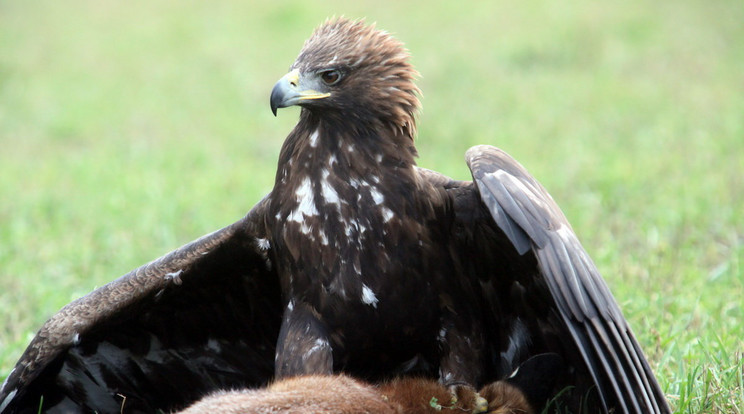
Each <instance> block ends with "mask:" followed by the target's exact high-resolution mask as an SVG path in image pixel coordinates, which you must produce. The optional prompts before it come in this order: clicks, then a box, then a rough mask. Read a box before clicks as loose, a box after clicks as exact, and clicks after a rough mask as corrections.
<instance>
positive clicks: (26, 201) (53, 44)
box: [0, 0, 744, 413]
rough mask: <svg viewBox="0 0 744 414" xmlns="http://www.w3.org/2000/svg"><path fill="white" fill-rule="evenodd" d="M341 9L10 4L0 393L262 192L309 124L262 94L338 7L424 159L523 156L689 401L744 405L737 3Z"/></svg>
mask: <svg viewBox="0 0 744 414" xmlns="http://www.w3.org/2000/svg"><path fill="white" fill-rule="evenodd" d="M348 3H350V2H344V1H333V2H330V3H324V4H323V5H322V6H321V5H317V4H312V3H310V2H273V3H269V2H263V3H262V5H255V4H251V2H197V1H177V0H159V1H153V2H115V1H110V0H103V1H100V0H96V1H93V0H90V1H86V0H69V1H65V2H55V1H45V0H31V1H19V0H16V1H13V0H11V1H4V2H2V3H0V304H1V306H0V380H1V379H2V378H4V376H5V375H7V373H8V372H9V371H10V369H11V368H12V366H13V364H14V363H15V361H16V360H17V358H18V357H19V356H20V354H21V352H22V351H23V349H24V347H25V346H26V344H27V343H28V341H29V340H30V339H31V338H32V336H33V335H34V332H35V330H36V329H38V327H39V326H40V325H41V324H42V323H43V322H44V320H45V319H46V318H48V317H49V316H50V315H51V314H52V313H53V312H55V311H56V310H57V309H59V308H60V307H61V306H63V305H64V304H66V303H68V302H69V301H71V300H73V299H75V298H77V297H79V296H81V295H83V294H85V293H87V292H89V291H90V290H92V289H93V288H95V287H97V286H100V285H102V284H104V283H106V282H108V281H110V280H112V279H114V278H115V277H118V276H119V275H121V274H124V273H126V272H127V271H129V270H131V269H133V268H135V267H137V266H139V265H141V264H143V263H145V262H147V261H149V260H151V259H153V258H155V257H158V256H160V255H161V254H163V253H165V252H167V251H169V250H171V249H173V248H175V247H178V246H179V245H181V244H183V243H185V242H188V241H190V240H192V239H194V238H196V237H198V236H200V235H202V234H205V233H207V232H209V231H211V230H214V229H217V228H219V227H222V226H224V225H227V224H229V223H231V222H233V221H235V220H237V219H238V218H240V217H241V216H242V215H243V214H244V213H245V212H246V211H247V210H248V209H249V208H250V207H251V206H252V205H253V204H254V203H255V202H256V201H257V200H259V198H260V197H262V196H263V194H265V193H266V192H267V191H269V190H270V189H271V187H272V183H273V176H274V172H275V169H276V158H277V155H278V151H279V148H280V145H281V143H282V139H283V138H284V137H285V136H286V135H287V133H288V132H289V130H290V129H291V128H292V126H293V125H294V122H295V121H296V117H297V110H296V109H294V110H285V111H282V112H281V113H280V114H279V116H278V118H274V117H272V116H271V112H270V110H269V106H268V98H269V92H270V90H271V87H272V86H273V84H274V82H275V81H276V80H277V79H278V78H279V77H280V76H282V75H283V74H284V73H285V72H286V69H287V68H288V67H289V65H290V63H291V62H292V61H293V60H294V58H295V57H296V54H297V52H298V51H299V48H300V46H301V45H302V42H303V40H304V39H305V38H306V37H307V36H308V35H309V33H310V31H311V30H312V28H313V27H315V26H316V25H317V24H319V23H320V22H322V21H323V20H324V19H325V18H326V17H327V16H331V15H342V14H343V15H346V16H350V17H364V16H366V17H367V18H368V20H369V21H377V22H378V25H379V26H380V27H382V28H384V29H386V30H388V31H390V32H393V33H394V34H396V36H397V37H399V38H400V39H402V40H403V41H404V42H406V44H407V46H408V47H409V49H410V50H411V52H412V54H413V60H414V63H415V64H416V66H417V68H418V70H419V71H420V72H421V74H422V78H421V81H420V86H421V88H422V89H423V91H424V98H423V104H424V111H423V113H422V115H421V117H420V122H419V125H420V128H419V131H420V132H419V138H418V146H419V151H420V155H421V157H420V165H422V166H424V167H427V168H432V169H437V170H439V171H442V172H444V173H446V174H449V175H451V176H454V177H456V178H461V179H465V178H467V177H468V172H467V169H466V167H465V164H464V162H463V156H462V154H464V152H465V150H466V149H467V148H468V147H470V146H472V145H475V144H480V143H488V144H493V145H496V146H499V147H501V148H503V149H505V150H506V151H508V152H509V153H511V154H512V155H513V156H515V157H516V158H517V159H518V160H520V161H521V162H522V163H523V164H524V165H525V166H526V167H527V168H528V169H530V170H531V171H532V173H533V174H534V175H535V176H536V177H537V178H538V179H539V180H541V181H542V182H543V184H544V185H545V186H546V187H547V188H548V190H549V191H551V193H552V194H553V196H554V198H555V199H556V201H557V202H558V203H559V205H561V206H562V208H563V209H564V211H565V212H566V215H567V216H568V218H569V220H571V222H572V223H573V226H574V229H575V230H576V232H577V233H578V235H579V237H580V239H581V240H582V241H583V243H584V245H585V247H586V249H587V250H588V251H589V253H590V254H591V255H592V257H593V258H594V260H595V261H596V262H597V265H598V266H599V268H600V270H601V272H602V274H603V275H604V277H605V278H606V280H607V281H608V284H609V285H610V287H611V288H612V290H613V292H614V294H615V295H616V297H617V299H618V301H619V302H620V304H621V307H622V308H623V310H624V312H625V315H626V316H627V318H628V319H629V321H630V323H631V325H632V326H633V328H634V330H635V332H636V334H637V336H638V337H639V340H640V341H641V343H642V345H643V346H644V349H645V350H646V353H647V355H648V357H649V359H650V361H651V364H652V366H653V367H654V369H655V371H656V373H657V376H658V378H659V381H660V382H661V384H662V387H663V389H664V390H665V392H666V393H667V395H668V397H669V401H670V402H671V404H672V406H673V407H674V408H675V411H677V412H684V413H716V412H722V413H732V412H735V413H741V412H744V379H742V378H743V376H744V372H743V371H744V362H743V360H744V357H743V356H742V352H743V351H744V346H742V345H743V344H744V339H742V338H744V306H743V305H742V303H743V302H744V25H742V22H743V21H744V7H742V5H741V3H740V2H737V1H733V0H731V1H724V0H713V1H707V2H703V1H697V0H681V1H674V2H672V1H657V2H645V1H640V0H639V1H634V0H631V1H627V2H613V3H610V2H591V1H576V2H570V3H569V4H570V6H568V5H566V4H559V3H556V2H545V3H546V4H543V3H542V2H532V1H527V2H512V3H514V4H511V5H500V4H496V3H493V2H486V1H483V2H473V3H463V2H447V3H442V4H440V5H436V6H435V5H434V3H432V2H418V3H416V2H394V1H390V2H384V1H383V2H380V1H374V2H372V1H369V2H355V3H354V5H349V4H348ZM561 3H564V2H561Z"/></svg>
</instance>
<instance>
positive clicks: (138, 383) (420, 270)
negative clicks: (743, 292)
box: [0, 18, 670, 413]
mask: <svg viewBox="0 0 744 414" xmlns="http://www.w3.org/2000/svg"><path fill="white" fill-rule="evenodd" d="M417 76H418V74H417V72H416V71H415V69H414V68H413V66H412V65H411V63H410V60H409V54H408V52H407V51H406V49H405V48H404V47H403V45H402V43H400V42H399V41H398V40H396V39H394V38H393V37H392V36H391V35H389V34H388V33H386V32H384V31H380V30H377V29H376V28H375V27H374V25H367V24H366V23H364V22H363V21H353V20H348V19H344V18H338V19H331V20H328V21H326V22H325V23H324V24H322V25H321V26H320V27H319V28H317V29H316V30H315V32H314V33H313V34H312V36H311V37H310V38H309V39H308V40H307V41H306V42H305V44H304V46H303V48H302V50H301V51H300V54H299V56H298V57H297V59H296V60H295V62H294V63H293V64H292V66H291V67H290V70H289V73H287V74H286V75H284V76H283V77H282V78H281V79H280V80H279V81H278V82H277V83H276V85H275V86H274V88H273V90H272V92H271V96H270V106H271V110H272V111H273V112H274V114H276V113H277V110H278V109H280V108H285V107H290V106H299V107H300V108H301V109H300V113H299V120H298V122H297V125H296V126H295V128H294V129H293V130H292V131H291V132H290V133H289V136H288V137H287V138H286V140H285V141H284V144H283V145H282V148H281V152H280V155H279V162H278V167H277V173H276V179H275V183H274V187H273V189H272V190H271V192H270V193H269V194H268V195H267V196H266V197H264V198H263V199H262V200H261V201H259V202H258V204H256V205H255V206H254V207H253V208H252V209H251V210H250V211H249V212H248V214H247V215H246V216H245V217H244V218H242V219H241V220H239V221H237V222H236V223H234V224H232V225H230V226H228V227H225V228H223V229H220V230H217V231H215V232H214V233H211V234H209V235H206V236H204V237H202V238H200V239H198V240H196V241H193V242H191V243H189V244H187V245H185V246H183V247H181V248H179V249H177V250H175V251H173V252H171V253H169V254H166V255H165V256H163V257H161V258H159V259H157V260H155V261H153V262H151V263H149V264H146V265H144V266H142V267H140V268H138V269H135V270H133V271H132V272H130V273H128V274H126V275H124V276H122V277H120V278H118V279H116V280H114V281H112V282H110V283H109V284H107V285H105V286H103V287H101V288H99V289H96V290H95V291H93V292H91V293H90V294H88V295H86V296H84V297H82V298H80V299H78V300H76V301H74V302H72V303H70V304H69V305H67V306H65V307H64V308H63V309H61V310H60V311H59V312H58V313H57V314H55V315H53V316H52V317H51V318H50V319H49V320H48V321H47V322H46V323H45V324H44V325H43V326H42V327H41V329H40V330H39V332H38V334H37V335H36V337H35V338H34V339H33V340H32V341H31V343H30V344H29V346H28V348H27V349H26V351H25V352H24V353H23V355H22V356H21V358H20V360H19V361H18V363H17V365H16V367H15V368H14V369H13V371H11V373H10V374H9V376H8V378H7V380H6V382H5V383H4V384H3V386H2V388H1V389H0V412H3V413H26V412H38V411H39V410H41V411H45V412H70V411H72V412H77V411H96V412H101V413H107V412H111V413H114V412H116V413H118V412H122V411H124V412H155V411H157V410H162V411H164V412H170V411H174V410H180V409H183V408H185V407H187V406H189V405H191V404H192V403H194V402H195V401H197V400H199V399H200V398H202V397H204V396H205V395H208V394H210V393H213V392H215V391H218V390H230V389H240V388H255V387H261V386H265V385H266V384H268V383H270V382H274V381H276V382H281V381H286V380H288V379H290V378H293V377H297V376H313V375H332V374H338V373H343V374H345V375H348V376H351V377H354V378H358V379H361V380H364V381H369V382H372V383H384V382H386V381H388V380H391V379H392V378H398V377H410V376H415V377H420V378H428V379H431V380H436V381H438V383H439V384H441V385H442V386H444V387H447V389H450V390H452V391H453V392H457V390H458V389H460V390H461V389H463V387H464V388H467V389H478V388H480V387H482V386H484V385H486V384H491V383H494V382H496V381H500V380H505V379H508V378H511V377H512V373H514V371H515V370H517V369H518V368H519V367H520V366H523V365H524V364H526V363H528V361H531V360H532V358H535V357H536V356H538V355H555V356H557V358H559V359H560V360H561V361H562V362H561V364H560V367H561V368H560V371H561V372H560V374H559V375H551V377H550V379H547V378H546V377H544V375H543V374H541V373H540V372H541V371H540V370H532V371H530V372H533V373H534V374H531V375H529V376H527V377H524V376H522V377H520V380H519V381H520V387H526V388H540V389H543V391H545V392H543V393H540V394H539V395H547V397H541V400H540V401H538V402H537V403H535V404H533V405H536V407H535V409H536V410H537V411H538V412H539V411H540V410H541V409H542V406H544V405H545V404H546V403H547V401H552V403H553V404H557V405H558V406H560V407H566V408H568V409H569V410H571V411H572V412H585V411H586V412H606V413H609V412H614V413H641V412H643V413H668V412H670V409H669V406H668V405H667V402H666V400H665V397H664V394H663V392H662V391H661V388H660V387H659V384H658V383H657V381H656V379H655V378H654V375H653V372H652V370H651V368H650V366H649V364H648V362H647V360H646V358H645V356H644V354H643V352H642V350H641V347H640V345H639V344H638V342H637V341H636V339H635V337H634V335H633V332H632V331H631V329H630V327H629V326H628V323H627V321H626V320H625V318H624V317H623V315H622V312H621V311H620V308H619V307H618V304H617V302H616V301H615V299H614V298H613V296H612V294H611V293H610V291H609V289H608V287H607V286H606V284H605V282H604V281H603V280H602V278H601V276H600V275H599V273H598V271H597V268H596V266H595V265H594V263H593V262H592V260H591V259H590V258H589V255H588V254H587V252H586V251H585V250H584V248H583V247H582V245H581V244H580V242H579V240H578V238H577V236H576V235H575V233H574V232H573V230H572V228H571V226H570V225H569V223H568V221H567V220H566V218H565V216H564V215H563V213H562V212H561V210H560V209H559V208H558V206H557V205H556V203H555V202H554V201H553V199H552V198H551V197H550V195H549V194H548V193H547V191H546V190H545V189H544V188H543V187H542V186H541V185H540V184H539V183H538V182H537V181H536V180H535V179H534V178H533V177H532V176H531V175H530V174H529V173H528V172H527V171H526V170H525V169H524V168H523V167H522V166H521V165H520V164H519V163H517V162H516V161H515V160H514V159H513V158H511V157H510V156H509V155H507V154H506V153H504V152H503V151H501V150H499V149H497V148H494V147H491V146H485V145H482V146H477V147H474V148H471V149H470V150H468V151H467V153H466V156H465V158H466V162H467V165H468V167H469V168H470V171H471V173H472V178H473V179H472V181H457V180H453V179H450V178H448V177H446V176H444V175H441V174H439V173H436V172H434V171H430V170H426V169H422V168H419V167H417V166H416V157H417V153H416V148H415V146H414V137H415V135H416V115H417V113H418V111H419V108H420V103H419V99H418V96H419V94H420V92H419V89H418V87H417V86H416V84H415V81H416V78H417ZM555 378H557V380H556V379H555ZM340 381H343V380H340ZM352 385H353V384H352ZM526 388H520V389H526Z"/></svg>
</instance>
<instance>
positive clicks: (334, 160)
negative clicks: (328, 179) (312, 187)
mask: <svg viewBox="0 0 744 414" xmlns="http://www.w3.org/2000/svg"><path fill="white" fill-rule="evenodd" d="M337 162H338V159H337V158H336V154H331V156H330V157H328V166H329V167H333V164H335V163H337Z"/></svg>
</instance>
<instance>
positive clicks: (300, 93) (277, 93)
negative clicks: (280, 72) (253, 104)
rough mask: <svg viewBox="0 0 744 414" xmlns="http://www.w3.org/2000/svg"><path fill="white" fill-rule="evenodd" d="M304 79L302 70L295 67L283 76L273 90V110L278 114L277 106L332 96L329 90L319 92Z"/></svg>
mask: <svg viewBox="0 0 744 414" xmlns="http://www.w3.org/2000/svg"><path fill="white" fill-rule="evenodd" d="M304 83H314V82H305V80H304V79H302V78H301V77H300V71H299V70H298V69H294V70H293V71H291V72H289V73H287V74H286V75H284V76H282V78H281V79H279V81H278V82H277V83H276V84H275V85H274V89H272V90H271V100H270V103H271V112H272V113H273V114H274V116H276V110H277V108H286V107H288V106H292V105H298V104H300V103H302V102H303V101H308V100H313V99H323V98H327V97H329V96H331V94H330V93H328V92H318V91H317V90H315V89H314V88H310V87H308V86H312V85H304Z"/></svg>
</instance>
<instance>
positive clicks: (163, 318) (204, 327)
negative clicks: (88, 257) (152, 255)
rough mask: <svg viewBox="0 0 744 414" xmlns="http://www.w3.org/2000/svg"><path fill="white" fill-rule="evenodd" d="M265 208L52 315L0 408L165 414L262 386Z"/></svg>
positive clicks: (266, 371)
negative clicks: (211, 396)
mask: <svg viewBox="0 0 744 414" xmlns="http://www.w3.org/2000/svg"><path fill="white" fill-rule="evenodd" d="M265 204H266V203H265V200H264V201H262V202H260V203H259V204H258V205H257V206H256V207H254V208H253V209H252V210H251V212H249V213H248V215H247V216H246V217H245V218H244V219H242V220H240V221H238V222H237V223H235V224H232V225H230V226H228V227H225V228H223V229H221V230H218V231H216V232H214V233H212V234H209V235H207V236H204V237H202V238H200V239H198V240H196V241H194V242H192V243H190V244H187V245H185V246H183V247H181V248H179V249H177V250H175V251H173V252H171V253H169V254H167V255H165V256H163V257H161V258H160V259H157V260H155V261H153V262H151V263H149V264H147V265H145V266H142V267H140V268H139V269H136V270H134V271H132V272H130V273H129V274H127V275H124V276H122V277H121V278H119V279H117V280H115V281H113V282H111V283H109V284H107V285H105V286H103V287H101V288H99V289H97V290H95V291H93V292H92V293H90V294H88V295H87V296H85V297H82V298H80V299H78V300H76V301H75V302H72V303H70V304H69V305H67V306H65V307H64V308H63V309H62V310H60V311H59V312H58V313H57V314H55V315H54V316H52V317H51V318H50V319H49V320H48V321H47V322H46V323H45V324H44V326H43V327H42V328H41V330H39V332H38V334H37V335H36V337H35V338H34V339H33V341H32V342H31V344H30V345H29V346H28V348H27V349H26V351H25V353H24V354H23V356H22V357H21V359H20V360H19V362H18V364H17V365H16V367H15V368H14V369H13V371H12V372H11V374H10V375H9V377H8V378H7V380H6V382H5V384H4V385H3V387H2V389H1V390H0V412H3V413H5V412H8V413H15V412H34V413H36V412H40V410H41V411H44V412H47V411H52V412H55V411H58V412H82V411H85V412H93V411H95V412H117V413H118V412H122V410H123V411H125V412H156V411H157V410H162V411H164V412H169V411H171V410H173V409H178V408H182V407H184V406H186V405H187V404H188V403H190V402H193V401H195V400H196V399H198V398H200V397H201V396H203V395H204V394H206V393H207V392H209V391H210V390H214V389H216V388H233V387H241V386H256V385H260V384H264V383H266V382H267V381H268V380H269V379H270V378H271V377H272V375H273V362H274V347H275V342H276V338H277V335H278V331H279V326H280V323H281V320H280V318H281V310H280V291H279V282H278V279H277V277H276V274H275V273H274V271H273V270H272V268H271V263H270V261H269V257H268V249H269V246H268V243H269V242H268V240H267V239H266V238H265V235H264V234H263V233H264V230H263V214H264V206H265Z"/></svg>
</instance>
